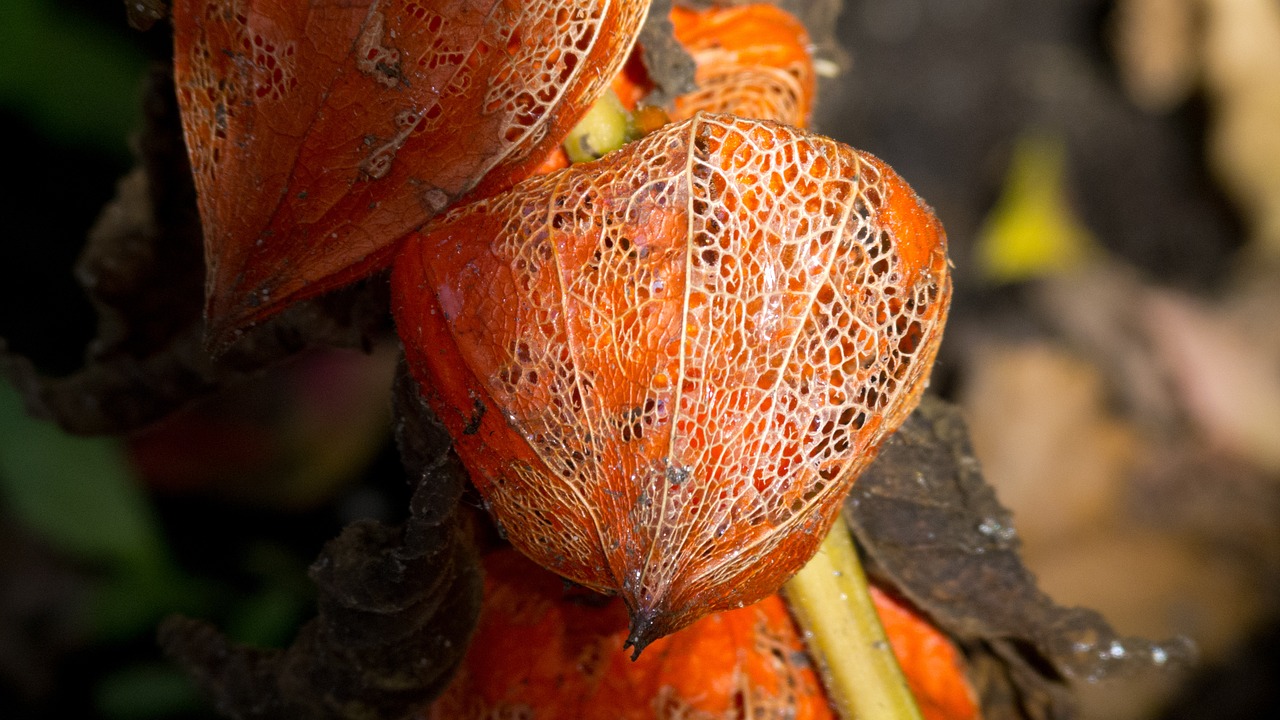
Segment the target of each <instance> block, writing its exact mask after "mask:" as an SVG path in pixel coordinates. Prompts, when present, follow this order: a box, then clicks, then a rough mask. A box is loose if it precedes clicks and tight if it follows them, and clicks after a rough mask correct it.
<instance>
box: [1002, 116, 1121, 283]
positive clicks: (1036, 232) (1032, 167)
mask: <svg viewBox="0 0 1280 720" xmlns="http://www.w3.org/2000/svg"><path fill="white" fill-rule="evenodd" d="M1065 171H1066V147H1065V144H1064V143H1063V141H1062V139H1061V138H1058V137H1055V136H1048V135H1043V134H1028V135H1024V136H1023V137H1022V138H1020V139H1019V140H1018V143H1017V145H1016V146H1015V147H1014V151H1013V158H1012V160H1011V161H1010V164H1009V171H1008V175H1007V177H1006V179H1005V184H1004V193H1003V195H1002V196H1001V198H1000V200H999V201H998V202H997V203H996V206H995V207H994V208H993V209H992V210H991V213H990V214H989V215H988V216H987V219H986V222H985V223H984V224H983V227H982V230H981V231H980V232H979V234H978V245H977V258H978V266H979V270H980V272H981V273H982V275H983V277H985V278H986V279H987V280H989V281H991V282H993V283H1005V282H1017V281H1020V280H1027V279H1030V278H1034V277H1038V276H1042V275H1049V274H1054V273H1059V272H1062V271H1065V270H1069V269H1071V268H1074V267H1077V266H1079V265H1081V264H1083V263H1084V262H1085V261H1086V260H1087V259H1088V258H1089V256H1091V255H1093V254H1095V252H1096V250H1095V248H1096V244H1095V241H1094V239H1093V236H1092V235H1091V234H1090V233H1089V231H1088V229H1086V228H1085V227H1084V225H1082V224H1081V223H1080V221H1079V219H1077V218H1076V216H1075V214H1074V213H1073V212H1072V211H1071V208H1070V207H1069V206H1068V203H1067V199H1066V192H1065V181H1064V176H1065Z"/></svg>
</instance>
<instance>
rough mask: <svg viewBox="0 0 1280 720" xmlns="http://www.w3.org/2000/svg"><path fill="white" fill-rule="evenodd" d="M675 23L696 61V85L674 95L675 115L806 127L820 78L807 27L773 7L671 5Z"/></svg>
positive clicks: (677, 35)
mask: <svg viewBox="0 0 1280 720" xmlns="http://www.w3.org/2000/svg"><path fill="white" fill-rule="evenodd" d="M671 21H672V23H673V24H674V26H675V36H676V39H677V40H679V41H680V44H681V45H683V46H684V47H685V48H686V49H687V50H688V51H689V53H690V54H691V55H692V56H693V60H694V62H695V63H696V65H697V71H696V72H695V74H694V80H695V82H696V84H697V88H696V89H694V90H692V91H691V92H688V93H685V94H682V95H680V96H679V97H677V98H676V100H675V111H674V112H673V113H672V119H675V120H681V119H684V118H687V117H692V116H693V115H694V114H695V113H697V112H700V111H701V112H712V113H731V114H733V115H740V116H742V117H749V118H760V119H764V120H774V121H777V122H780V123H785V124H787V125H795V126H796V127H804V126H807V125H808V124H809V113H810V110H811V109H812V107H813V96H814V85H815V76H814V70H813V60H812V58H810V57H809V50H808V46H809V36H808V33H807V32H806V31H805V27H804V25H802V24H800V21H799V20H796V19H795V17H793V16H792V15H790V14H789V13H787V12H785V11H783V10H780V9H778V8H777V7H775V6H773V5H769V4H764V3H759V4H751V5H738V6H732V7H723V8H721V7H713V8H709V9H707V10H701V11H694V10H686V9H684V8H680V7H677V8H674V9H673V10H672V12H671Z"/></svg>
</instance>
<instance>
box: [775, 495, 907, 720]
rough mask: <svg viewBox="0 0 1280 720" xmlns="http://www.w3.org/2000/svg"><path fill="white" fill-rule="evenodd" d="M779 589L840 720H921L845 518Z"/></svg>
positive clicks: (837, 523)
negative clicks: (885, 631) (797, 625)
mask: <svg viewBox="0 0 1280 720" xmlns="http://www.w3.org/2000/svg"><path fill="white" fill-rule="evenodd" d="M784 592H785V594H786V597H787V601H788V603H789V604H790V606H791V612H792V614H794V615H795V617H796V620H797V621H798V622H799V623H800V627H801V628H802V629H803V630H804V633H805V637H806V639H807V641H808V644H809V652H810V653H811V654H812V655H813V656H814V657H815V658H817V660H818V665H819V667H820V668H821V669H822V675H823V681H824V684H825V685H826V688H827V693H828V695H829V696H830V698H831V704H832V706H833V707H835V708H836V710H837V711H838V712H839V713H840V716H841V717H842V718H844V720H882V719H883V720H919V719H920V717H921V715H920V709H919V708H918V707H917V706H916V701H915V698H914V697H913V696H912V695H911V690H910V689H909V688H908V687H907V680H906V678H905V677H904V676H903V675H902V669H901V668H899V667H898V661H897V658H895V657H894V655H893V648H892V647H891V646H890V645H889V641H888V639H887V638H886V637H885V634H884V628H883V627H882V626H881V625H880V616H879V615H878V614H876V608H875V605H874V603H873V602H872V600H871V594H870V592H869V590H868V588H867V576H866V574H865V573H864V572H863V571H862V564H861V563H860V562H859V561H858V551H857V550H856V549H854V547H853V538H852V537H851V536H850V535H849V529H848V527H847V526H846V525H845V523H844V521H843V520H840V521H838V522H836V524H835V525H834V526H833V527H832V528H831V532H830V533H828V534H827V537H826V539H825V540H823V541H822V546H821V547H820V548H819V549H818V554H817V555H814V556H813V559H812V560H810V561H809V564H807V565H805V566H804V568H803V569H801V570H800V572H799V573H797V574H796V576H795V577H793V578H792V579H791V581H790V582H788V583H787V584H786V587H785V588H784Z"/></svg>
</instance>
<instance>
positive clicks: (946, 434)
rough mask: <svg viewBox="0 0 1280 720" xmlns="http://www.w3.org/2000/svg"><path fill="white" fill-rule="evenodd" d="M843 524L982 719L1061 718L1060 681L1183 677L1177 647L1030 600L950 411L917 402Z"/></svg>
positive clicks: (999, 514)
mask: <svg viewBox="0 0 1280 720" xmlns="http://www.w3.org/2000/svg"><path fill="white" fill-rule="evenodd" d="M845 516H846V518H847V520H848V522H849V525H850V527H851V529H853V531H854V533H855V535H856V536H857V538H858V541H859V545H860V546H861V547H862V548H864V549H865V551H866V553H867V557H868V560H869V567H868V570H869V572H870V574H871V575H872V577H873V578H875V579H876V580H877V581H879V582H881V583H883V584H884V585H886V586H889V587H893V588H895V589H896V590H897V591H898V592H899V593H901V594H902V595H903V596H904V597H906V598H907V599H908V600H910V601H911V604H912V605H913V606H915V607H917V608H920V609H921V610H922V611H923V612H924V613H926V614H927V615H928V617H929V618H931V619H932V620H933V621H934V622H935V623H936V624H937V625H938V626H939V627H941V628H943V629H944V630H946V631H947V633H948V634H949V635H950V636H952V637H955V638H957V640H958V641H959V642H960V643H961V645H962V646H963V647H964V648H965V650H966V652H968V653H969V654H970V659H971V662H972V664H973V666H974V667H975V669H976V671H977V677H978V681H977V682H976V684H977V685H978V689H979V693H980V695H981V696H982V703H981V704H982V707H983V712H984V715H985V716H986V717H988V718H989V719H990V718H1019V719H1025V718H1035V719H1039V718H1062V717H1070V716H1071V714H1072V708H1073V704H1074V700H1073V699H1072V697H1071V695H1070V694H1069V693H1068V692H1067V689H1066V685H1065V682H1064V680H1065V679H1066V678H1075V679H1080V680H1096V679H1101V678H1106V677H1114V676H1117V675H1121V674H1124V673H1132V672H1136V671H1141V670H1148V671H1150V670H1155V671H1160V670H1165V669H1171V668H1175V667H1178V666H1184V665H1185V664H1186V663H1187V662H1188V661H1189V660H1190V658H1191V657H1192V655H1193V653H1194V648H1193V647H1192V646H1191V645H1190V643H1189V641H1187V640H1186V639H1185V638H1175V639H1173V640H1169V641H1165V642H1163V643H1154V642H1151V641H1149V640H1144V639H1141V638H1135V637H1124V636H1120V635H1119V634H1117V633H1116V632H1115V630H1113V629H1112V628H1111V626H1110V625H1108V624H1107V622H1106V621H1105V620H1103V618H1102V617H1101V616H1100V615H1098V613H1096V612H1093V611H1091V610H1086V609H1083V608H1064V607H1061V606H1059V605H1057V604H1055V603H1054V602H1053V601H1052V600H1051V599H1050V598H1049V597H1047V596H1046V595H1045V594H1044V593H1043V592H1041V591H1040V590H1039V589H1038V588H1037V586H1036V582H1035V578H1034V576H1032V574H1031V572H1030V571H1029V570H1027V568H1026V567H1025V566H1024V565H1023V564H1022V560H1021V558H1020V557H1019V555H1018V552H1019V546H1020V541H1019V539H1018V535H1017V533H1016V531H1015V530H1014V528H1013V523H1012V518H1011V517H1010V515H1009V511H1008V510H1006V509H1005V508H1004V507H1002V506H1001V505H1000V503H999V502H998V501H997V500H996V497H995V493H994V491H993V490H992V489H991V487H990V486H988V485H987V484H986V483H985V482H983V479H982V475H981V469H980V466H979V465H978V461H977V460H976V459H975V458H974V456H973V450H972V448H971V446H970V444H969V440H968V435H967V431H966V429H965V425H964V421H963V419H962V418H961V417H960V412H959V410H958V409H956V408H955V407H953V406H950V405H947V404H946V403H944V402H942V401H941V400H937V399H936V398H930V397H926V398H925V399H924V402H922V403H921V404H920V407H919V410H918V411H917V412H916V413H914V414H913V415H912V416H911V417H910V418H908V419H907V421H906V422H905V423H903V425H902V428H901V429H900V430H899V431H898V432H897V433H896V434H894V436H893V437H891V438H890V439H889V440H888V441H887V442H886V443H885V444H884V450H883V452H882V453H881V455H880V457H879V459H878V460H877V461H876V462H875V464H874V465H872V467H871V468H870V469H869V470H868V471H867V472H866V474H865V475H864V477H863V478H862V480H860V481H859V482H858V484H857V485H856V486H855V487H854V488H853V490H852V492H851V493H850V494H849V497H848V500H847V502H846V504H845Z"/></svg>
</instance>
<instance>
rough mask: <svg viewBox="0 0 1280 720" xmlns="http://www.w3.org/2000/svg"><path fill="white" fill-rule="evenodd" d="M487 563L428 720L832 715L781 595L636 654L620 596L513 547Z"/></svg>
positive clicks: (821, 718)
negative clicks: (474, 620) (467, 636)
mask: <svg viewBox="0 0 1280 720" xmlns="http://www.w3.org/2000/svg"><path fill="white" fill-rule="evenodd" d="M485 568H486V570H487V576H486V579H485V604H484V609H483V611H482V614H481V616H480V623H479V625H478V626H477V629H476V634H475V636H474V638H473V640H472V643H471V646H470V647H469V649H468V651H467V655H466V658H465V659H464V660H463V665H462V668H461V669H460V670H459V673H458V675H457V676H455V678H454V680H453V681H452V683H451V684H450V685H449V687H448V688H447V689H446V690H445V692H444V694H443V695H442V696H441V697H440V698H439V699H437V700H436V702H435V703H434V705H433V706H432V707H431V708H430V709H429V710H428V711H426V712H425V713H424V715H423V720H446V719H447V720H472V719H476V720H478V719H479V718H495V717H510V716H515V715H518V716H519V717H523V718H527V719H528V720H535V719H537V718H547V719H550V720H560V719H561V718H580V719H581V720H649V719H654V718H671V719H673V720H674V718H684V719H686V720H689V719H692V718H705V719H707V720H711V719H712V718H723V719H725V720H728V719H730V718H745V717H752V718H777V719H778V720H782V718H788V719H791V720H827V719H828V718H834V717H835V716H834V714H833V713H832V712H831V710H830V707H829V705H828V703H827V700H826V696H825V694H824V692H823V690H822V686H821V683H820V681H819V679H818V676H817V674H816V673H815V671H814V668H813V667H812V666H811V665H810V663H809V661H808V657H807V655H806V654H805V651H804V641H803V639H802V638H801V637H800V634H799V632H798V631H797V629H796V626H795V624H794V622H793V621H792V619H791V616H790V615H789V614H788V612H787V609H786V604H785V603H784V602H783V600H782V599H781V597H780V596H778V595H772V596H769V597H768V598H766V599H765V600H763V601H761V602H759V603H757V604H755V605H751V606H748V607H745V608H739V609H737V610H730V611H727V612H723V613H717V614H715V615H709V616H707V617H705V618H703V619H702V620H700V621H698V622H697V623H694V624H693V625H692V626H690V627H689V628H687V629H685V630H684V631H682V632H679V633H676V634H674V635H671V636H668V637H666V638H662V639H660V640H657V641H655V642H654V643H653V644H652V645H651V646H650V647H649V649H648V650H646V651H645V653H644V655H643V656H641V657H640V659H638V660H636V661H635V662H632V661H631V660H630V659H629V658H628V657H627V654H626V653H625V652H624V651H623V650H622V640H623V638H625V637H626V635H627V614H626V608H625V607H624V606H623V605H622V603H621V602H620V601H619V600H617V599H616V598H612V599H609V600H606V601H603V602H602V601H601V599H600V598H599V597H598V596H594V597H587V596H585V595H584V591H582V590H581V589H577V590H575V589H571V588H567V587H566V586H565V584H564V583H563V582H562V581H561V580H560V579H559V578H557V577H556V576H554V575H552V574H550V573H547V572H545V571H543V570H541V569H540V568H538V567H537V566H535V565H533V564H532V563H530V562H529V561H528V560H527V559H526V558H524V557H522V556H520V555H519V554H518V553H515V552H513V551H510V550H500V551H497V552H494V553H490V554H489V555H488V556H486V558H485Z"/></svg>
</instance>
